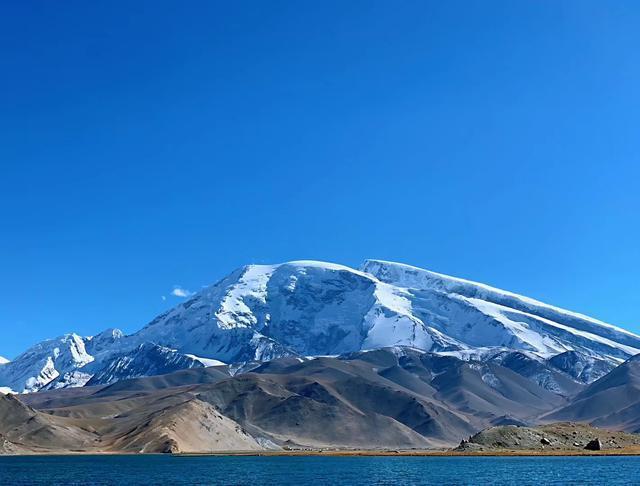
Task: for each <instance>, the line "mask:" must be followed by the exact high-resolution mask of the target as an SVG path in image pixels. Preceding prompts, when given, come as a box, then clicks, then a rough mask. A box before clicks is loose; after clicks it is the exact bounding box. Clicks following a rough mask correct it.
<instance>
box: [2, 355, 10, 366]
mask: <svg viewBox="0 0 640 486" xmlns="http://www.w3.org/2000/svg"><path fill="white" fill-rule="evenodd" d="M8 362H9V360H8V359H7V358H4V357H2V356H0V365H3V364H7V363H8Z"/></svg>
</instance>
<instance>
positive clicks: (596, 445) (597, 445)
mask: <svg viewBox="0 0 640 486" xmlns="http://www.w3.org/2000/svg"><path fill="white" fill-rule="evenodd" d="M584 448H585V449H586V450H588V451H600V450H602V442H600V439H593V440H590V441H589V442H587V445H586V446H584Z"/></svg>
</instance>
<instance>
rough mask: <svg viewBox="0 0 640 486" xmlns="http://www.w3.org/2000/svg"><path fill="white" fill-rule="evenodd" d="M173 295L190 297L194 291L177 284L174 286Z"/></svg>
mask: <svg viewBox="0 0 640 486" xmlns="http://www.w3.org/2000/svg"><path fill="white" fill-rule="evenodd" d="M171 295H174V296H176V297H190V296H192V295H193V292H191V291H190V290H187V289H183V288H182V287H180V286H179V285H176V286H175V287H173V290H172V291H171Z"/></svg>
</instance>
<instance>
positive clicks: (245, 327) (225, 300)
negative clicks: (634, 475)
mask: <svg viewBox="0 0 640 486" xmlns="http://www.w3.org/2000/svg"><path fill="white" fill-rule="evenodd" d="M135 338H136V339H139V340H142V341H152V342H156V343H160V344H162V345H165V346H169V347H171V348H175V349H178V350H179V351H181V352H185V353H193V354H197V355H199V356H206V357H212V358H216V359H221V360H223V361H226V362H235V361H246V360H265V359H271V358H273V357H275V356H282V355H285V354H298V355H303V356H308V355H335V354H341V353H347V352H353V351H358V350H364V349H374V348H381V347H386V346H410V347H414V348H418V349H422V350H426V351H465V350H474V349H477V348H486V347H501V348H509V349H518V350H525V351H531V352H533V353H536V354H537V355H539V356H541V357H544V358H548V357H551V356H554V355H557V354H560V353H564V352H566V351H580V352H581V353H582V354H585V355H587V356H592V357H595V358H598V359H603V360H606V361H611V362H615V363H620V362H622V361H624V360H625V359H626V358H628V357H629V356H631V355H634V354H636V353H638V352H640V337H638V336H636V335H634V334H632V333H630V332H627V331H624V330H622V329H619V328H616V327H614V326H611V325H609V324H605V323H603V322H600V321H597V320H595V319H591V318H589V317H586V316H583V315H580V314H576V313H572V312H569V311H565V310H562V309H558V308H555V307H552V306H549V305H546V304H543V303H541V302H537V301H535V300H532V299H529V298H526V297H522V296H518V295H516V294H512V293H509V292H505V291H501V290H498V289H494V288H492V287H488V286H486V285H482V284H478V283H474V282H469V281H466V280H461V279H456V278H453V277H448V276H445V275H440V274H437V273H433V272H428V271H426V270H422V269H419V268H415V267H410V266H407V265H401V264H396V263H389V262H382V261H375V260H371V261H367V262H366V263H365V264H364V265H363V266H362V269H361V270H354V269H352V268H349V267H345V266H341V265H335V264H329V263H322V262H310V261H303V262H291V263H285V264H281V265H250V266H247V267H244V268H242V269H240V270H237V271H236V272H234V273H232V274H231V275H230V276H229V277H227V278H225V279H223V280H222V281H220V282H218V283H217V284H215V285H212V286H210V287H208V288H206V289H204V290H203V291H201V292H199V293H198V294H196V295H194V296H193V297H192V298H191V299H190V300H189V301H187V302H185V303H184V304H181V305H179V306H177V307H175V308H174V309H172V310H170V311H169V312H167V313H165V314H163V315H161V316H159V317H158V318H156V319H155V320H154V321H152V322H151V323H150V324H149V325H147V326H146V327H145V328H143V329H142V330H141V331H139V332H138V333H137V334H136V335H135Z"/></svg>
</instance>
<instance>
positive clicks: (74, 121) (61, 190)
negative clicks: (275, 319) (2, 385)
mask: <svg viewBox="0 0 640 486" xmlns="http://www.w3.org/2000/svg"><path fill="white" fill-rule="evenodd" d="M638 25H640V3H638V2H636V1H615V2H602V1H586V0H579V1H557V0H553V1H539V0H536V1H530V2H527V1H517V2H514V1H510V0H509V1H504V2H500V1H484V0H483V1H477V2H474V1H465V2H456V1H446V2H444V1H437V2H429V1H422V0H420V1H415V2H410V1H397V2H396V1H386V2H375V1H369V0H367V1H362V2H357V1H343V0H340V1H335V2H334V1H322V2H298V1H295V2H294V1H291V2H277V1H268V2H266V1H256V2H249V1H243V2H214V1H206V2H205V1H203V2H197V1H192V2H184V1H182V2H178V1H175V2H164V1H158V0H154V1H147V2H145V1H137V2H124V1H122V2H117V1H110V2H86V1H75V2H74V1H67V2H31V1H26V0H25V1H20V2H9V1H4V2H2V4H1V7H0V67H1V75H0V164H1V172H0V224H1V226H0V276H1V278H0V331H1V333H0V334H1V336H2V338H1V339H0V355H6V356H8V357H14V356H15V355H16V354H18V353H19V352H21V351H22V350H24V349H25V348H26V347H27V346H28V345H31V344H33V343H35V342H37V341H38V340H41V339H43V338H47V337H53V336H56V335H59V334H62V333H64V332H69V331H76V332H79V333H82V334H92V333H95V332H98V331H100V330H102V329H104V328H106V327H109V326H117V327H120V328H122V329H124V330H125V331H129V332H130V331H134V330H136V329H138V328H139V327H141V326H142V325H144V324H145V323H146V322H148V321H149V320H151V319H152V318H153V317H154V316H155V315H156V314H158V313H159V312H161V311H162V310H164V309H166V308H168V307H170V306H173V305H175V304H177V303H178V302H179V301H180V298H178V297H174V296H171V295H170V293H171V291H172V289H173V287H174V285H180V286H182V287H184V288H187V289H191V290H194V289H198V288H199V287H200V286H202V285H204V284H208V283H211V282H214V281H216V280H217V279H219V278H220V277H222V276H224V275H225V274H227V273H228V272H230V271H231V270H233V269H234V268H236V267H238V266H240V265H243V264H246V263H252V262H253V263H263V262H265V263H266V262H269V263H272V262H282V261H287V260H294V259H320V260H329V261H334V262H339V263H344V264H348V265H354V266H357V265H359V264H360V262H361V261H362V260H363V259H365V258H380V259H386V260H395V261H401V262H405V263H410V264H413V265H417V266H421V267H424V268H428V269H432V270H435V271H439V272H443V273H448V274H452V275H457V276H461V277H466V278H470V279H474V280H479V281H482V282H486V283H489V284H492V285H496V286H499V287H502V288H506V289H509V290H512V291H516V292H521V293H524V294H526V295H529V296H532V297H536V298H539V299H542V300H544V301H547V302H549V303H552V304H556V305H559V306H563V307H566V308H569V309H572V310H577V311H580V312H583V313H587V314H590V315H593V316H595V317H598V318H601V319H603V320H606V321H608V322H611V323H614V324H618V325H620V326H623V327H626V328H628V329H631V330H634V331H638V332H640V307H639V305H638V302H639V298H638V294H639V292H640V285H639V284H638V279H639V276H640V195H639V194H640V133H639V132H640V49H638V46H640V29H639V28H638ZM162 296H166V298H167V299H166V300H162Z"/></svg>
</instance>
